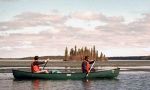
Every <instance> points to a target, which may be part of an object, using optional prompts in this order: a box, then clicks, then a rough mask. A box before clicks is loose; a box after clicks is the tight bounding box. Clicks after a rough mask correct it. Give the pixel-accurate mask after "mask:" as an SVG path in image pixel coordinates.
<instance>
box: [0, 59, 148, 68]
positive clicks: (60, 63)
mask: <svg viewBox="0 0 150 90" xmlns="http://www.w3.org/2000/svg"><path fill="white" fill-rule="evenodd" d="M31 63H32V60H30V61H26V60H25V61H16V60H15V61H7V60H5V61H0V67H30V66H31ZM81 63H82V61H48V63H47V65H46V66H47V67H81ZM94 66H95V67H99V66H102V67H104V66H111V67H114V66H115V67H120V66H126V67H130V66H134V67H135V66H150V60H144V61H142V60H141V61H133V60H132V61H129V60H128V61H117V60H115V61H113V60H111V61H107V62H100V61H96V62H95V65H94Z"/></svg>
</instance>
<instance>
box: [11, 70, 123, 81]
mask: <svg viewBox="0 0 150 90" xmlns="http://www.w3.org/2000/svg"><path fill="white" fill-rule="evenodd" d="M119 71H120V68H116V69H111V70H103V71H97V72H90V74H89V75H88V76H86V74H85V73H81V72H78V73H52V74H44V73H40V74H39V73H31V72H26V71H20V70H12V72H13V76H14V78H15V79H48V80H67V79H71V80H82V79H105V78H106V79H107V78H109V79H111V78H115V77H117V76H118V75H119Z"/></svg>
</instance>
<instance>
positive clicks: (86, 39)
mask: <svg viewBox="0 0 150 90" xmlns="http://www.w3.org/2000/svg"><path fill="white" fill-rule="evenodd" d="M149 17H150V14H148V13H147V14H143V17H141V18H137V19H136V20H135V21H133V22H129V23H125V22H126V21H125V20H124V17H122V16H107V15H104V14H102V13H100V12H92V11H88V12H74V13H71V14H68V15H63V14H62V13H60V12H57V11H55V12H50V13H47V14H45V13H36V12H24V13H21V14H18V15H16V16H14V18H13V19H12V20H10V21H5V22H4V21H3V22H2V21H1V22H0V38H1V39H0V47H1V48H0V50H1V51H4V52H9V54H11V53H12V52H11V51H16V53H19V51H20V52H24V54H25V55H29V54H28V53H27V52H30V54H31V53H32V55H35V54H38V55H39V54H40V55H44V54H47V55H49V54H51V55H54V54H55V55H58V54H62V55H63V54H64V52H63V51H64V49H65V47H66V46H68V47H69V48H71V47H73V46H74V45H77V46H78V47H82V46H90V47H92V46H93V45H96V47H97V48H98V50H103V51H105V52H107V51H106V50H108V49H110V50H111V48H112V49H113V51H115V49H116V48H120V49H119V50H121V48H127V49H128V50H129V51H130V49H131V50H132V48H133V49H134V48H136V51H137V49H138V48H144V49H139V50H140V51H141V52H144V51H145V48H149V45H150V42H149V40H150V39H149V38H150V36H149V32H150V30H149V28H150V24H149V22H150V18H149ZM122 50H124V49H122ZM133 51H134V50H133ZM38 52H39V53H38ZM42 52H43V53H42ZM117 52H118V51H117ZM107 53H108V52H107ZM117 54H118V53H117ZM124 54H125V52H124ZM144 54H145V53H144ZM2 55H3V54H2ZM2 55H1V56H2ZM5 55H6V54H5ZM11 55H14V54H11ZM126 55H128V53H126Z"/></svg>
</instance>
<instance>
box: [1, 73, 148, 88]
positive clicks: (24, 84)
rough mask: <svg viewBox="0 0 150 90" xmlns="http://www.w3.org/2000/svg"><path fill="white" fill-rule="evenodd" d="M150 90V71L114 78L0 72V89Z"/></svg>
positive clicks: (121, 74) (123, 74)
mask: <svg viewBox="0 0 150 90" xmlns="http://www.w3.org/2000/svg"><path fill="white" fill-rule="evenodd" d="M22 89H23V90H150V72H144V71H122V72H120V75H119V76H118V77H117V79H113V80H89V81H82V80H56V81H53V80H14V78H13V76H12V74H11V73H0V90H22Z"/></svg>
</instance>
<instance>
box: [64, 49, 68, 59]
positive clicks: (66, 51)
mask: <svg viewBox="0 0 150 90" xmlns="http://www.w3.org/2000/svg"><path fill="white" fill-rule="evenodd" d="M64 60H65V61H67V60H68V48H67V47H66V49H65V57H64Z"/></svg>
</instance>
